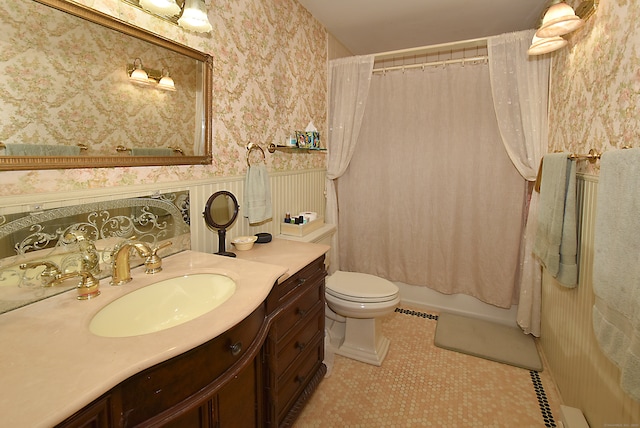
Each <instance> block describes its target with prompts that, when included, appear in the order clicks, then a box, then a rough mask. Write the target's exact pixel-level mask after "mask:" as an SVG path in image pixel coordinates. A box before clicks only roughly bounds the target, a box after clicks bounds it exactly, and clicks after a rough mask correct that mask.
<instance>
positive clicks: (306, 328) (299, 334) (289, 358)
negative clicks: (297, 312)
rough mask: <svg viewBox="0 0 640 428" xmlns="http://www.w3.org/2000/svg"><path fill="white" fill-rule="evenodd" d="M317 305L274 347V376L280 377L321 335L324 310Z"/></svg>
mask: <svg viewBox="0 0 640 428" xmlns="http://www.w3.org/2000/svg"><path fill="white" fill-rule="evenodd" d="M320 309H321V308H320V307H317V308H316V309H315V310H314V313H313V314H309V319H308V321H307V322H305V323H304V324H302V325H300V326H299V327H300V328H299V329H297V330H296V331H292V332H291V334H290V335H288V339H287V340H286V341H283V342H282V343H280V344H278V346H277V347H276V349H277V350H276V358H275V359H272V361H271V362H272V367H270V369H271V370H272V371H273V373H274V375H275V377H276V378H278V377H280V376H281V375H282V374H283V373H284V372H285V371H286V370H287V369H288V368H289V367H290V366H291V365H292V364H293V363H294V361H295V360H296V358H298V357H299V356H301V355H303V353H304V351H306V350H307V349H308V348H309V347H310V346H311V345H312V344H313V343H315V342H317V341H318V339H320V338H322V337H323V333H324V311H321V310H320Z"/></svg>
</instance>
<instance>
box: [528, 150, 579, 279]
mask: <svg viewBox="0 0 640 428" xmlns="http://www.w3.org/2000/svg"><path fill="white" fill-rule="evenodd" d="M538 206H539V208H538V229H537V231H536V239H535V243H534V246H533V252H534V254H535V255H536V256H537V257H538V258H539V259H540V262H541V263H542V265H543V266H544V267H545V268H546V269H547V271H548V272H549V273H550V274H551V275H552V276H553V277H554V278H556V279H557V280H558V282H559V283H560V284H562V285H564V286H565V287H575V286H576V285H577V283H578V266H577V249H578V235H577V221H576V217H577V216H576V168H575V161H574V160H571V159H568V157H567V154H566V153H552V154H548V155H546V156H545V157H544V160H543V163H542V183H541V185H540V201H539V205H538Z"/></svg>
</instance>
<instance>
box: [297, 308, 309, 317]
mask: <svg viewBox="0 0 640 428" xmlns="http://www.w3.org/2000/svg"><path fill="white" fill-rule="evenodd" d="M298 315H300V317H304V316H305V315H307V311H305V310H304V309H300V308H298Z"/></svg>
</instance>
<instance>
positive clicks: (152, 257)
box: [144, 241, 172, 274]
mask: <svg viewBox="0 0 640 428" xmlns="http://www.w3.org/2000/svg"><path fill="white" fill-rule="evenodd" d="M171 244H172V242H171V241H166V242H163V243H162V244H160V245H158V246H157V247H154V248H153V249H152V250H151V254H149V256H147V259H146V260H145V261H144V267H145V270H144V273H147V274H154V273H158V272H160V271H161V270H162V259H161V258H160V256H159V255H158V254H157V253H158V250H160V249H162V248H164V247H168V246H169V245H171Z"/></svg>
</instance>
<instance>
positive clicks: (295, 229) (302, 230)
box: [280, 217, 324, 236]
mask: <svg viewBox="0 0 640 428" xmlns="http://www.w3.org/2000/svg"><path fill="white" fill-rule="evenodd" d="M322 226H324V218H323V217H318V218H317V219H315V220H313V221H310V222H309V223H304V224H291V223H284V222H283V223H280V233H282V234H283V235H291V236H304V235H307V234H309V233H311V232H313V231H314V230H318V229H320V228H321V227H322Z"/></svg>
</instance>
